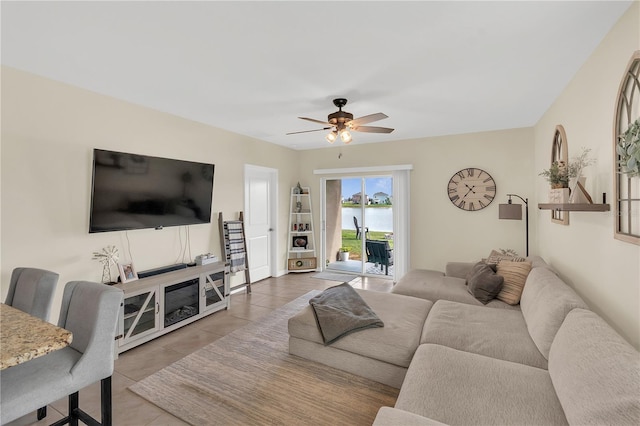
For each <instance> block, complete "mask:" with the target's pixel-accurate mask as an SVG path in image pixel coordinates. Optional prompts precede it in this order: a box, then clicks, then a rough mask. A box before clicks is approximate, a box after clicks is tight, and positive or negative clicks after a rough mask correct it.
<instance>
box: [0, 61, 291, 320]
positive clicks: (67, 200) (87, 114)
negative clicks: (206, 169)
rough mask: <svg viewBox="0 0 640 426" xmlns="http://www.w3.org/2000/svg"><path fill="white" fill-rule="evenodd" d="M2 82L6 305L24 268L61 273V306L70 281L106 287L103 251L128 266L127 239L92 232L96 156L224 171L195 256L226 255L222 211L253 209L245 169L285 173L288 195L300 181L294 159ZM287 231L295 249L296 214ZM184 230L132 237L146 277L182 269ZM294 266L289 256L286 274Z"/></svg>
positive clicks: (16, 74) (89, 96)
mask: <svg viewBox="0 0 640 426" xmlns="http://www.w3.org/2000/svg"><path fill="white" fill-rule="evenodd" d="M1 77H2V157H1V158H2V193H1V194H2V195H1V196H2V249H3V250H2V258H1V260H2V265H1V267H2V269H1V277H2V294H1V297H2V300H4V298H5V296H6V292H7V288H8V285H9V278H10V274H11V271H12V270H13V268H15V267H17V266H34V267H40V268H44V269H50V270H52V271H56V272H58V273H59V274H60V281H59V283H60V285H59V291H58V295H57V297H58V299H57V300H56V301H54V306H59V303H60V298H61V296H62V288H63V286H64V283H66V282H67V281H70V280H78V279H80V280H92V281H100V280H101V276H102V275H101V273H102V268H101V266H100V264H99V263H98V262H97V261H95V260H92V259H91V257H92V253H93V252H94V251H97V250H100V249H102V248H103V247H105V246H107V245H115V246H116V247H117V248H118V249H119V252H120V256H121V258H124V257H126V256H127V257H128V250H127V240H126V238H125V233H124V232H107V233H99V234H89V233H88V229H89V225H88V221H89V200H90V196H91V194H90V191H91V188H90V187H91V167H92V165H91V163H92V149H93V148H103V149H110V150H115V151H125V152H133V153H140V154H148V155H155V156H160V157H169V158H178V159H184V160H192V161H201V162H211V163H214V164H215V165H216V169H215V178H214V195H213V209H212V210H213V214H212V223H211V224H210V225H193V226H190V227H189V229H190V238H191V253H192V255H193V257H195V256H196V255H197V254H200V253H206V252H213V253H217V254H220V240H219V232H218V223H217V218H218V212H220V211H221V212H223V214H224V216H225V217H226V218H229V219H231V218H236V217H237V214H238V212H239V211H241V210H242V209H243V204H244V199H243V193H244V191H243V182H244V179H243V174H244V164H245V163H248V164H254V165H258V166H264V167H271V168H275V169H278V172H279V186H280V187H281V188H288V187H290V186H292V185H293V184H294V183H295V182H296V181H297V168H296V167H292V166H290V165H291V164H295V163H296V162H297V153H296V152H295V151H293V150H290V149H286V148H282V147H279V146H277V145H273V144H270V143H267V142H263V141H259V140H255V139H251V138H248V137H245V136H241V135H237V134H234V133H230V132H226V131H223V130H220V129H215V128H212V127H210V126H206V125H203V124H200V123H196V122H193V121H189V120H185V119H182V118H179V117H175V116H172V115H169V114H164V113H161V112H158V111H154V110H151V109H148V108H142V107H139V106H136V105H132V104H130V103H127V102H123V101H119V100H116V99H113V98H109V97H106V96H101V95H98V94H95V93H92V92H89V91H86V90H81V89H78V88H74V87H71V86H68V85H65V84H60V83H57V82H54V81H51V80H48V79H44V78H40V77H36V76H33V75H31V74H27V73H24V72H20V71H17V70H14V69H10V68H6V67H3V68H2V76H1ZM288 195H289V191H280V192H279V200H278V208H279V211H280V212H286V211H287V210H288V208H289V197H288ZM278 226H279V230H278V231H279V233H278V241H279V246H280V248H282V247H285V248H286V244H287V243H286V237H287V226H288V223H287V216H286V214H284V215H280V218H279V222H278ZM179 229H184V228H177V227H170V228H165V229H163V230H161V231H155V230H136V231H129V232H128V237H129V241H130V243H131V252H132V254H133V260H134V262H135V266H136V268H137V269H138V270H145V269H150V268H154V267H158V266H163V265H168V264H173V263H175V262H176V260H181V256H180V238H179V234H178V232H179V231H178V230H179ZM182 232H183V237H182V239H183V240H184V231H182ZM280 251H281V250H280ZM285 257H286V252H282V251H281V253H280V254H279V257H278V259H279V261H278V269H279V270H280V271H283V270H284V267H285ZM187 261H188V260H187ZM114 273H117V271H115V268H114ZM57 315H58V311H57V310H55V311H54V313H53V319H54V320H55V319H56V318H57Z"/></svg>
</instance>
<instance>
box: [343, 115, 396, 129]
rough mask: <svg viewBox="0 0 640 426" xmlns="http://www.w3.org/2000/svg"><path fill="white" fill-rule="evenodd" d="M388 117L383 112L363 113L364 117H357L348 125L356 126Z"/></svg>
mask: <svg viewBox="0 0 640 426" xmlns="http://www.w3.org/2000/svg"><path fill="white" fill-rule="evenodd" d="M385 118H388V116H387V114H383V113H381V112H378V113H375V114H369V115H365V116H364V117H359V118H356V119H354V120H351V121H350V122H349V126H352V127H358V126H360V125H361V124H367V123H373V122H374V121H378V120H384V119H385Z"/></svg>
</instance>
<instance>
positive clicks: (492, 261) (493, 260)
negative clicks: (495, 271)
mask: <svg viewBox="0 0 640 426" xmlns="http://www.w3.org/2000/svg"><path fill="white" fill-rule="evenodd" d="M502 260H509V261H511V262H524V261H526V260H527V259H525V258H524V257H520V256H513V255H511V254H505V253H500V252H499V251H498V250H491V254H490V255H489V257H487V259H486V262H487V263H488V264H489V265H497V264H498V263H500V261H502Z"/></svg>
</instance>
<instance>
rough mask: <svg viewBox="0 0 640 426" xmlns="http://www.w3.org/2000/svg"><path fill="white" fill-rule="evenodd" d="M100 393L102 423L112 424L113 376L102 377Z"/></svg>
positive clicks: (104, 424)
mask: <svg viewBox="0 0 640 426" xmlns="http://www.w3.org/2000/svg"><path fill="white" fill-rule="evenodd" d="M100 394H101V399H102V425H103V426H111V423H112V417H111V412H112V410H111V409H112V405H111V376H109V377H107V378H105V379H102V381H101V382H100Z"/></svg>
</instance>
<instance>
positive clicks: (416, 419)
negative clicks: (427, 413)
mask: <svg viewBox="0 0 640 426" xmlns="http://www.w3.org/2000/svg"><path fill="white" fill-rule="evenodd" d="M399 425H402V426H444V423H440V422H437V421H435V420H431V419H428V418H426V417H422V416H419V415H417V414H413V413H410V412H408V411H404V410H398V409H397V408H391V407H382V408H380V409H379V410H378V414H377V415H376V419H375V420H374V422H373V426H399Z"/></svg>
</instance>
